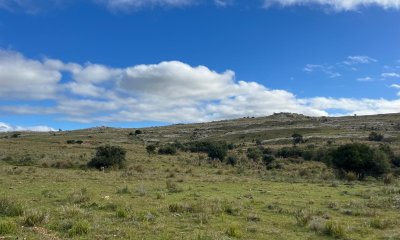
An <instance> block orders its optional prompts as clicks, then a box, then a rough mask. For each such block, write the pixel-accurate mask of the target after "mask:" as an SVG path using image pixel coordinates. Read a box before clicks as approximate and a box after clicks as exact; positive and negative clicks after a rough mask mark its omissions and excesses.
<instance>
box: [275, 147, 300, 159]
mask: <svg viewBox="0 0 400 240" xmlns="http://www.w3.org/2000/svg"><path fill="white" fill-rule="evenodd" d="M302 154H303V151H302V150H301V149H300V148H298V147H296V146H293V147H283V148H281V149H279V150H278V152H277V153H276V156H277V157H282V158H289V157H294V158H298V157H301V156H302Z"/></svg>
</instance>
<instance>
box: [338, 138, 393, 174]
mask: <svg viewBox="0 0 400 240" xmlns="http://www.w3.org/2000/svg"><path fill="white" fill-rule="evenodd" d="M332 163H333V165H334V166H336V167H337V168H340V169H343V170H345V171H348V172H355V173H357V174H358V175H359V178H360V179H362V178H364V177H365V176H367V175H372V176H380V175H382V174H384V173H387V172H389V171H390V162H389V158H388V156H387V154H386V153H385V152H384V151H382V150H379V149H372V148H370V147H369V146H368V145H365V144H361V143H351V144H345V145H342V146H340V147H339V148H337V149H336V150H335V151H334V152H333V153H332Z"/></svg>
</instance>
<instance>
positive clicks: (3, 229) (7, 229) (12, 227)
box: [0, 220, 17, 236]
mask: <svg viewBox="0 0 400 240" xmlns="http://www.w3.org/2000/svg"><path fill="white" fill-rule="evenodd" d="M16 231H17V224H15V223H14V222H11V221H4V220H1V221H0V236H4V235H6V234H11V233H15V232H16Z"/></svg>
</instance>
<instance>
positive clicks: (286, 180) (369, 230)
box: [0, 114, 400, 240]
mask: <svg viewBox="0 0 400 240" xmlns="http://www.w3.org/2000/svg"><path fill="white" fill-rule="evenodd" d="M398 119H399V117H398V116H397V115H393V116H392V115H388V116H369V117H357V118H356V117H346V118H308V117H304V116H299V115H290V114H277V115H274V116H271V117H268V118H246V119H239V120H232V121H222V122H215V123H207V124H195V125H181V124H178V125H173V126H168V127H158V128H146V129H141V130H140V132H139V131H138V132H136V130H132V129H111V128H104V127H101V128H94V129H88V130H79V131H64V132H57V133H21V135H19V136H18V137H17V138H11V137H10V136H12V133H7V134H0V172H1V174H0V238H5V239H17V238H18V239H19V238H21V239H265V237H266V236H268V239H272V240H273V239H398V238H400V232H399V230H398V225H399V219H398V214H399V209H400V202H399V196H400V181H399V175H400V170H399V167H400V132H399V129H397V121H398ZM360 122H362V124H360ZM137 130H139V129H137ZM372 132H376V133H378V135H379V134H380V135H382V136H384V138H382V139H380V140H379V141H378V140H377V139H375V140H371V139H370V134H371V133H372ZM6 136H7V138H6ZM71 139H76V140H74V141H75V142H74V143H71V142H68V141H69V140H71ZM76 141H82V143H77V142H76ZM98 170H102V171H98Z"/></svg>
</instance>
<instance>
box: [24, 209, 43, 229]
mask: <svg viewBox="0 0 400 240" xmlns="http://www.w3.org/2000/svg"><path fill="white" fill-rule="evenodd" d="M47 220H48V216H47V214H45V213H43V212H42V211H39V210H36V209H33V210H29V211H25V212H24V219H23V223H24V225H25V226H28V227H33V226H39V225H41V224H43V223H45V222H46V221H47Z"/></svg>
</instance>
